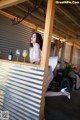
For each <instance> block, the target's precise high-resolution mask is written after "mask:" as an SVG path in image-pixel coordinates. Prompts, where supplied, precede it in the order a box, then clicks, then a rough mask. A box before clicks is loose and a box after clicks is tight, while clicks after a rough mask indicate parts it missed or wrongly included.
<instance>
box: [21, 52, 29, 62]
mask: <svg viewBox="0 0 80 120" xmlns="http://www.w3.org/2000/svg"><path fill="white" fill-rule="evenodd" d="M27 55H28V50H23V53H22V56H23V58H24V62H25V61H26V57H27Z"/></svg>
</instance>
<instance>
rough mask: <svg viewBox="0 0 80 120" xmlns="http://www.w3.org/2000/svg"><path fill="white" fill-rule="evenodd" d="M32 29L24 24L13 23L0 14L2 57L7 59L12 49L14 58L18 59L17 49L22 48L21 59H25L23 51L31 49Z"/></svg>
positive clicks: (0, 49)
mask: <svg viewBox="0 0 80 120" xmlns="http://www.w3.org/2000/svg"><path fill="white" fill-rule="evenodd" d="M32 31H33V30H32V29H31V28H29V27H27V26H24V25H22V24H18V25H12V23H11V20H10V19H9V18H7V17H5V16H3V15H0V51H1V53H0V58H1V59H6V60H7V59H8V54H9V52H10V49H11V50H12V52H13V59H14V60H16V49H20V51H21V55H20V57H19V61H23V57H22V51H23V49H27V50H29V47H30V38H31V35H32ZM27 60H28V57H27Z"/></svg>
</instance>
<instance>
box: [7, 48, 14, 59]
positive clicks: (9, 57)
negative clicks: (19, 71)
mask: <svg viewBox="0 0 80 120" xmlns="http://www.w3.org/2000/svg"><path fill="white" fill-rule="evenodd" d="M8 60H13V54H12V50H10V52H9V55H8Z"/></svg>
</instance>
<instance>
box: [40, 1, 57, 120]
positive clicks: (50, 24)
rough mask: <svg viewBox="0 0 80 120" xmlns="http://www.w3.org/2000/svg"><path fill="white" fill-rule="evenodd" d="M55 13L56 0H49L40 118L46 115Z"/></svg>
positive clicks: (42, 60)
mask: <svg viewBox="0 0 80 120" xmlns="http://www.w3.org/2000/svg"><path fill="white" fill-rule="evenodd" d="M54 13H55V0H48V5H47V13H46V20H45V30H44V42H43V50H42V59H41V67H43V68H44V80H43V89H42V98H41V106H40V120H42V119H43V115H44V102H45V101H44V100H45V90H46V79H47V72H48V61H49V54H50V45H51V36H52V30H53V20H54Z"/></svg>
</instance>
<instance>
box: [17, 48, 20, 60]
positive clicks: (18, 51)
mask: <svg viewBox="0 0 80 120" xmlns="http://www.w3.org/2000/svg"><path fill="white" fill-rule="evenodd" d="M20 54H21V53H20V50H19V49H17V50H16V56H17V61H18V60H19V56H20Z"/></svg>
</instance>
